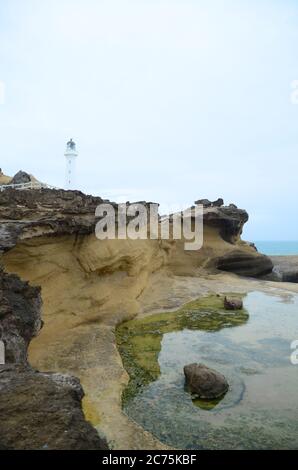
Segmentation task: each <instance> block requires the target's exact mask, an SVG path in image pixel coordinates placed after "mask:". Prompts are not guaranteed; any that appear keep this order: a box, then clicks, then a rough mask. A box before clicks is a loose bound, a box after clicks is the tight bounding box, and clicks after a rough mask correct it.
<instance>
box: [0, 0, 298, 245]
mask: <svg viewBox="0 0 298 470" xmlns="http://www.w3.org/2000/svg"><path fill="white" fill-rule="evenodd" d="M295 79H296V80H298V2H297V1H296V0H241V1H240V0H206V1H204V0H169V1H166V0H136V1H134V0H119V1H116V0H106V1H100V0H0V81H1V82H2V83H1V84H0V99H1V89H2V92H3V86H4V85H5V97H4V100H2V104H0V155H1V158H0V167H2V169H3V171H4V172H5V173H6V174H9V175H13V174H14V173H16V172H17V171H18V170H19V169H23V170H25V171H28V172H30V173H33V174H34V175H35V176H36V177H37V178H38V179H40V180H41V181H45V182H48V183H50V184H53V185H56V186H60V187H63V185H64V168H65V158H64V156H63V153H64V147H65V143H66V141H67V140H68V139H69V138H70V137H73V139H74V140H75V141H76V142H77V146H78V150H79V157H78V160H77V175H78V188H79V189H81V190H83V191H84V192H87V193H92V194H97V195H101V196H104V197H109V198H111V199H113V200H117V201H121V200H122V201H126V200H130V201H133V200H144V199H146V200H151V201H156V202H161V203H162V205H163V206H162V207H163V209H166V208H167V207H171V206H174V207H176V206H179V205H180V206H183V205H184V206H189V205H191V204H192V203H193V201H194V200H195V199H198V198H203V197H207V198H210V199H216V198H217V197H223V198H224V199H225V201H226V202H227V203H230V202H234V203H236V204H237V205H238V206H239V207H243V208H245V209H247V210H248V212H249V214H250V222H249V224H248V226H247V228H246V231H245V236H246V238H247V239H250V240H274V239H275V240H279V239H286V240H287V239H288V240H290V239H292V240H297V239H298V217H297V215H298V210H297V202H298V158H297V157H298V105H296V106H295V105H294V104H293V103H292V102H291V83H292V81H293V80H295ZM2 98H3V97H2Z"/></svg>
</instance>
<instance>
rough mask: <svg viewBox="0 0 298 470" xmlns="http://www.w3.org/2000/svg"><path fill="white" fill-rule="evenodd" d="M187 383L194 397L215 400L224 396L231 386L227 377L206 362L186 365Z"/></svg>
mask: <svg viewBox="0 0 298 470" xmlns="http://www.w3.org/2000/svg"><path fill="white" fill-rule="evenodd" d="M184 375H185V381H186V385H187V387H188V389H189V391H190V392H191V394H192V396H193V398H201V399H206V400H214V399H215V398H220V397H222V396H223V395H224V394H225V393H226V392H227V391H228V388H229V384H228V382H227V381H226V379H225V377H224V376H223V375H222V374H220V373H219V372H217V371H216V370H214V369H210V368H209V367H207V366H206V365H204V364H196V363H195V364H189V365H187V366H185V367H184Z"/></svg>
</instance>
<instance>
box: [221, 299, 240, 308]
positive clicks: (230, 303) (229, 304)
mask: <svg viewBox="0 0 298 470" xmlns="http://www.w3.org/2000/svg"><path fill="white" fill-rule="evenodd" d="M224 307H225V309H226V310H242V309H243V301H242V299H235V298H232V297H225V298H224Z"/></svg>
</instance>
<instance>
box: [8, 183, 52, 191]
mask: <svg viewBox="0 0 298 470" xmlns="http://www.w3.org/2000/svg"><path fill="white" fill-rule="evenodd" d="M8 188H13V189H42V188H48V189H58V188H56V187H55V186H51V185H49V184H46V183H40V182H39V181H29V182H28V183H18V184H2V185H0V191H4V190H5V189H8Z"/></svg>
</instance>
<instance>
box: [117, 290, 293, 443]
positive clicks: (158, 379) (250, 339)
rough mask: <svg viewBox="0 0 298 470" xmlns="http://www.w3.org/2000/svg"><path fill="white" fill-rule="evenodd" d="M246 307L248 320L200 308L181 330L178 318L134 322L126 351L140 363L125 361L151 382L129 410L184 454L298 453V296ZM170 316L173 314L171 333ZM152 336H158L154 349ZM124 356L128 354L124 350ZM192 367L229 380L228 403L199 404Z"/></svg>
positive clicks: (253, 297) (259, 297)
mask: <svg viewBox="0 0 298 470" xmlns="http://www.w3.org/2000/svg"><path fill="white" fill-rule="evenodd" d="M244 305H245V308H246V310H247V312H248V313H249V318H248V316H247V314H246V312H243V313H242V315H243V317H242V319H241V318H239V314H238V313H232V314H229V318H227V317H225V316H226V313H225V312H223V311H222V310H221V309H215V308H214V305H213V307H212V309H211V310H210V309H209V313H208V308H206V306H200V305H197V309H196V308H195V306H194V305H193V306H192V308H191V309H185V310H184V314H181V312H180V314H181V319H180V320H181V321H180V323H179V322H178V323H179V325H180V326H181V325H182V326H181V328H180V327H177V322H175V321H174V317H175V316H173V315H174V314H163V315H160V316H159V318H157V317H156V316H154V317H150V318H146V319H145V320H143V321H141V320H139V321H136V322H128V323H127V325H128V326H127V330H126V335H127V336H126V339H127V338H128V337H129V341H127V343H126V346H127V344H129V345H130V346H129V348H128V350H129V354H130V357H131V355H132V354H134V353H135V357H136V362H133V367H132V366H131V365H129V363H128V362H127V358H126V362H127V364H128V367H127V368H128V371H129V373H130V375H131V376H133V374H135V381H136V382H137V377H138V374H139V372H140V370H141V371H142V372H141V374H140V375H141V376H142V374H145V375H144V376H143V378H144V377H145V381H143V382H142V379H141V380H140V382H139V383H138V386H136V387H135V388H133V389H132V390H131V392H132V393H131V394H130V395H129V396H128V397H127V399H126V400H125V402H124V409H125V412H126V413H127V414H128V415H129V416H130V417H131V418H132V419H134V420H135V421H137V422H138V423H140V424H141V425H142V426H143V427H144V428H145V429H147V430H148V431H150V432H152V433H153V434H154V435H156V436H157V437H158V438H159V439H160V440H161V441H163V442H165V443H167V444H168V445H171V446H174V447H177V448H184V449H200V448H207V449H225V448H226V449H268V448H283V449H285V448H288V449H293V448H298V406H297V389H298V366H293V365H292V364H291V362H290V354H291V349H290V344H291V342H292V341H293V340H294V339H298V318H297V317H298V296H293V297H292V298H291V302H286V303H285V302H281V299H280V298H279V297H277V296H268V295H265V294H262V293H258V292H254V293H251V294H248V295H247V296H246V297H245V299H244ZM189 311H191V312H192V313H191V314H190V315H189V316H190V317H193V316H195V317H196V320H193V321H191V326H190V327H189V326H188V322H187V321H186V319H185V314H186V316H187V313H185V312H189ZM194 311H195V313H194ZM177 314H178V313H176V315H177ZM200 314H201V315H202V318H203V320H202V322H200V321H199V318H200ZM164 315H172V317H171V320H170V321H169V322H168V324H167V326H166V327H165V324H164ZM209 315H211V316H212V325H211V323H209V325H208V316H209ZM233 315H235V320H236V321H235V322H234V323H233V318H232V317H233ZM178 316H179V314H178ZM182 317H183V321H182ZM224 317H225V318H224ZM169 318H170V317H169ZM144 322H145V327H144ZM157 323H158V325H159V327H158V328H156V325H157ZM171 328H172V329H171ZM123 331H125V330H122V332H121V335H122V339H123V337H124V336H125V335H123ZM128 331H130V333H128ZM146 335H147V336H146ZM148 335H151V337H152V338H154V341H153V342H152V343H151V341H150V340H149V337H148ZM136 338H137V339H136ZM142 339H143V340H144V341H143V345H144V351H143V352H144V356H142V347H141V345H142ZM123 344H124V343H123ZM123 344H122V346H123ZM136 345H137V346H136ZM120 352H121V353H122V354H125V347H124V346H123V347H122V348H121V345H120ZM126 353H127V350H126ZM129 354H128V355H129ZM122 357H123V355H122ZM140 358H141V362H140V361H139V360H138V359H140ZM142 360H143V362H142ZM192 362H203V363H204V364H206V365H207V366H209V367H211V368H214V369H216V370H218V371H219V372H221V373H222V374H224V375H225V377H226V378H227V380H228V382H229V384H230V389H229V391H228V393H227V394H226V395H225V396H224V397H223V399H222V400H217V401H214V400H213V401H212V402H206V401H202V400H194V401H192V399H191V396H190V394H189V393H188V392H187V390H186V389H185V387H184V375H183V366H184V365H185V364H189V363H192ZM124 364H125V359H124ZM148 364H149V366H148ZM147 366H148V369H146V367H147ZM151 369H152V370H153V373H152V374H151V375H150V370H151ZM148 371H149V375H146V373H148ZM132 382H133V381H132Z"/></svg>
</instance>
